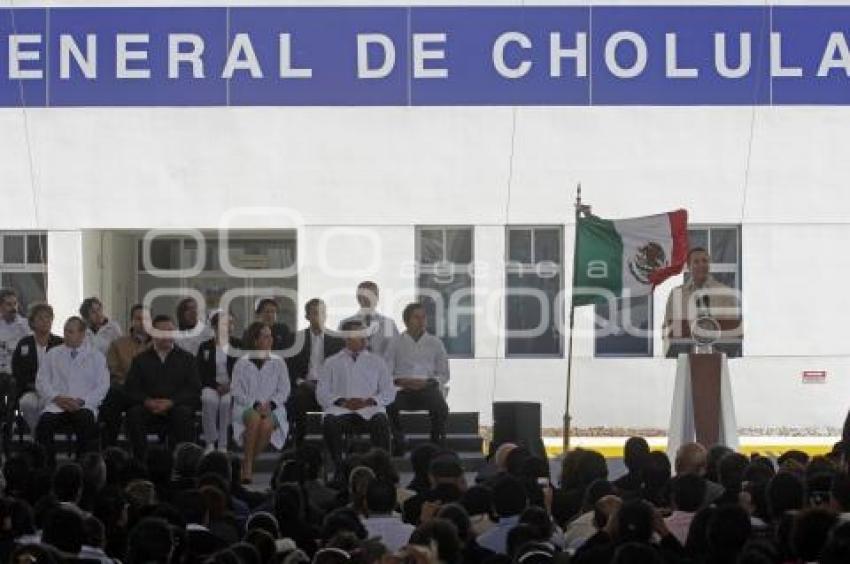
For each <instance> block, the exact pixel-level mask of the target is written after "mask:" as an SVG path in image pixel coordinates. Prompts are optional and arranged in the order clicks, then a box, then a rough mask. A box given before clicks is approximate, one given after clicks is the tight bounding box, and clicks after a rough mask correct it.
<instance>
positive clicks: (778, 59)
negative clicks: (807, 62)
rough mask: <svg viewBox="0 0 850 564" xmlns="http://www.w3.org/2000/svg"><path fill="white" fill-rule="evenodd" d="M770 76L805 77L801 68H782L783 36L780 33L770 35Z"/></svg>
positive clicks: (775, 32)
mask: <svg viewBox="0 0 850 564" xmlns="http://www.w3.org/2000/svg"><path fill="white" fill-rule="evenodd" d="M770 76H781V77H783V76H789V77H800V76H803V69H802V68H800V67H783V66H782V34H781V33H779V32H778V31H774V32H773V33H771V34H770Z"/></svg>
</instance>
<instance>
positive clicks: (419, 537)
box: [410, 518, 463, 564]
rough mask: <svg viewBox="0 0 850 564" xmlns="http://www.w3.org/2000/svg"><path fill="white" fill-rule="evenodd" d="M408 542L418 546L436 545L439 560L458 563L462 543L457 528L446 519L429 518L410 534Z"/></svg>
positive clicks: (447, 563)
mask: <svg viewBox="0 0 850 564" xmlns="http://www.w3.org/2000/svg"><path fill="white" fill-rule="evenodd" d="M410 544H413V545H418V546H426V547H431V546H436V548H437V557H438V560H439V562H442V563H444V564H459V563H460V562H461V555H462V552H461V549H462V546H463V545H462V544H461V542H460V537H458V532H457V528H456V527H455V526H454V523H452V522H451V521H449V520H448V519H440V518H437V519H431V520H430V521H428V522H427V523H423V524H421V525H419V526H418V527H417V528H416V530H414V531H413V533H412V534H411V535H410Z"/></svg>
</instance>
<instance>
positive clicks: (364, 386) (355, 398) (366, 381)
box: [316, 321, 395, 471]
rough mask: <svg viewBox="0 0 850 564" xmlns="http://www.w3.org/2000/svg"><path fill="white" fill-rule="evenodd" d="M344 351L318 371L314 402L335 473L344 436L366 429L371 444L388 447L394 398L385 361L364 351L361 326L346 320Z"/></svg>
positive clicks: (339, 462) (393, 389) (364, 342)
mask: <svg viewBox="0 0 850 564" xmlns="http://www.w3.org/2000/svg"><path fill="white" fill-rule="evenodd" d="M342 330H343V331H346V332H347V336H346V339H345V348H344V349H343V350H342V351H340V352H338V353H337V354H335V355H334V356H332V357H331V358H329V359H328V360H327V361H326V362H325V364H324V366H322V369H321V371H320V372H319V383H318V385H317V386H316V399H317V400H318V401H319V405H321V406H322V409H323V410H324V412H325V415H324V418H323V419H322V431H323V434H324V439H325V444H327V447H328V450H329V451H330V453H331V459H332V460H333V462H334V466H335V471H338V470H339V468H340V464H341V463H342V449H343V433H344V432H346V431H353V430H359V429H368V431H369V434H370V436H371V439H372V444H373V445H374V446H376V447H380V448H389V446H390V445H389V442H390V440H389V439H390V437H389V434H390V432H389V423H388V422H387V415H386V406H387V405H389V404H390V403H392V401H393V399H394V398H395V388H394V387H393V383H392V380H391V379H390V373H389V371H388V370H387V365H386V363H385V362H384V360H383V359H382V358H381V357H380V356H378V355H376V354H373V353H371V352H369V351H367V350H365V346H366V339H365V338H364V335H363V332H364V326H363V324H362V323H361V322H359V321H346V322H345V323H344V324H343V326H342Z"/></svg>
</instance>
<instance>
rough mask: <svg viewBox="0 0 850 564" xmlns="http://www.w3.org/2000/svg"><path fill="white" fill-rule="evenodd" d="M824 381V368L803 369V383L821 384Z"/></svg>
mask: <svg viewBox="0 0 850 564" xmlns="http://www.w3.org/2000/svg"><path fill="white" fill-rule="evenodd" d="M824 382H826V370H804V371H803V383H804V384H823V383H824Z"/></svg>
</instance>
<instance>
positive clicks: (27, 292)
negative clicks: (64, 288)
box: [2, 272, 47, 314]
mask: <svg viewBox="0 0 850 564" xmlns="http://www.w3.org/2000/svg"><path fill="white" fill-rule="evenodd" d="M2 278H3V286H4V287H12V288H14V289H15V290H16V291H17V292H18V308H19V309H20V311H21V313H23V314H26V312H27V309H28V308H29V306H30V304H32V303H35V302H45V301H47V286H46V284H47V275H46V274H44V273H43V272H6V273H4V274H3V277H2Z"/></svg>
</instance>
